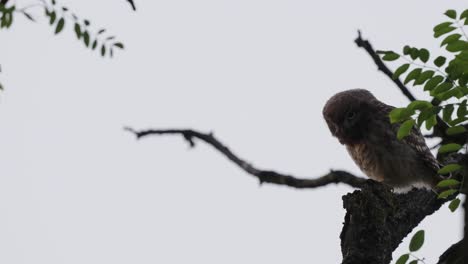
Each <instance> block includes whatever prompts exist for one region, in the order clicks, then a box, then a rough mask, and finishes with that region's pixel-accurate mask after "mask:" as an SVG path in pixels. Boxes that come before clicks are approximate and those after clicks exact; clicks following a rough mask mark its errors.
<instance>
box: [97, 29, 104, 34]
mask: <svg viewBox="0 0 468 264" xmlns="http://www.w3.org/2000/svg"><path fill="white" fill-rule="evenodd" d="M105 31H106V30H105V29H104V28H103V29H101V30H99V31H98V33H97V34H98V35H101V34H102V33H104V32H105Z"/></svg>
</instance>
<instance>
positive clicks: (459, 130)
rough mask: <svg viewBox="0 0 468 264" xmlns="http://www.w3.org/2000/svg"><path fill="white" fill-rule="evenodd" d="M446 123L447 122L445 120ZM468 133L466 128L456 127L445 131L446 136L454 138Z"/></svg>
mask: <svg viewBox="0 0 468 264" xmlns="http://www.w3.org/2000/svg"><path fill="white" fill-rule="evenodd" d="M452 112H453V106H452ZM444 121H445V120H444ZM464 132H466V128H465V127H464V126H454V127H449V128H447V130H446V131H445V134H447V135H449V136H452V135H457V134H461V133H464Z"/></svg>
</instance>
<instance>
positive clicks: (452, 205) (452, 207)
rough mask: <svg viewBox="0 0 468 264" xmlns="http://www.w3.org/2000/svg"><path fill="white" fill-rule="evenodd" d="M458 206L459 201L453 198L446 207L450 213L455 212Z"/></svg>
mask: <svg viewBox="0 0 468 264" xmlns="http://www.w3.org/2000/svg"><path fill="white" fill-rule="evenodd" d="M458 206H460V199H458V198H455V199H453V200H452V201H451V202H450V204H449V206H448V207H449V209H450V211H452V212H455V211H456V210H457V208H458Z"/></svg>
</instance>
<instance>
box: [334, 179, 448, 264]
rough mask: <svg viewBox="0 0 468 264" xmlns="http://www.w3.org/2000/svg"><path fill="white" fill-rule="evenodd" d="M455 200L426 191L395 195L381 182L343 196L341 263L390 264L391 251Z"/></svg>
mask: <svg viewBox="0 0 468 264" xmlns="http://www.w3.org/2000/svg"><path fill="white" fill-rule="evenodd" d="M452 198H454V197H453V196H451V197H449V199H438V198H437V196H436V195H435V194H434V193H432V192H430V191H427V190H420V189H419V190H418V189H413V190H412V191H410V192H408V193H405V194H395V193H393V192H392V191H391V189H390V188H388V187H387V186H385V185H384V184H381V183H379V182H374V181H368V182H366V184H365V185H364V186H363V187H362V188H361V190H359V191H354V192H353V193H349V194H346V195H344V196H343V207H344V208H345V209H346V216H345V222H344V225H343V230H342V231H341V235H340V239H341V251H342V254H343V261H342V264H367V263H368V264H371V263H372V264H388V263H390V261H391V259H392V252H393V251H394V250H395V249H396V248H397V247H398V245H399V244H400V243H401V241H402V240H403V238H405V237H406V236H407V235H408V234H409V233H410V232H411V231H412V230H413V228H415V227H416V226H418V225H419V223H420V222H421V221H422V220H423V219H424V218H425V217H426V216H428V215H431V214H433V213H434V212H435V211H437V210H438V209H439V208H440V207H441V206H442V204H444V203H445V202H447V201H449V200H450V199H452Z"/></svg>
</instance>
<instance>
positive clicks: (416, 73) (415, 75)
mask: <svg viewBox="0 0 468 264" xmlns="http://www.w3.org/2000/svg"><path fill="white" fill-rule="evenodd" d="M421 71H422V69H421V68H417V69H414V70H412V71H410V73H408V75H407V76H406V78H405V81H404V84H407V83H409V82H411V81H412V80H416V79H417V78H418V77H419V75H420V74H421Z"/></svg>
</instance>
